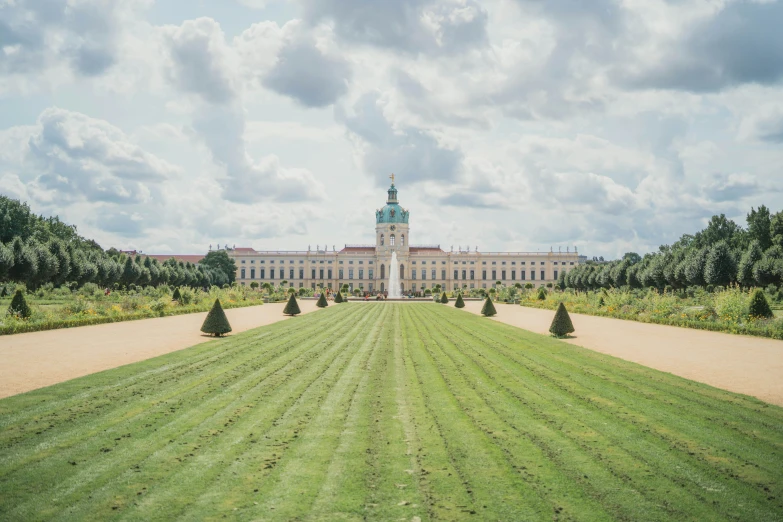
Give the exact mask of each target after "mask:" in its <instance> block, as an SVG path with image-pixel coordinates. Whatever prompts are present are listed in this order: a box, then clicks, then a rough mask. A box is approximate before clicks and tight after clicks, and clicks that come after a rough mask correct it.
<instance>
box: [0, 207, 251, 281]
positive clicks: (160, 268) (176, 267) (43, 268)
mask: <svg viewBox="0 0 783 522" xmlns="http://www.w3.org/2000/svg"><path fill="white" fill-rule="evenodd" d="M235 277H236V265H235V263H234V261H233V260H232V259H231V258H229V256H228V254H227V253H226V252H225V251H216V252H210V253H209V254H207V256H206V257H205V258H204V259H203V260H202V261H200V262H199V263H198V264H193V263H185V262H182V261H177V260H176V259H174V258H171V259H168V260H166V261H164V262H162V263H161V262H159V261H158V260H157V259H155V258H151V257H146V256H141V255H136V256H135V257H133V256H129V255H126V254H124V253H122V252H120V251H118V250H116V249H114V248H110V249H108V250H103V248H101V246H100V245H99V244H98V243H96V242H95V241H93V240H91V239H85V238H83V237H81V236H80V235H79V234H78V233H77V231H76V226H74V225H69V224H66V223H64V222H62V221H61V220H60V219H59V218H58V217H56V216H55V217H47V218H45V217H43V216H37V215H35V214H33V213H32V212H31V211H30V207H29V206H28V205H27V204H26V203H22V202H20V201H18V200H15V199H10V198H7V197H5V196H0V282H15V283H24V284H25V285H26V286H27V288H30V289H35V288H39V287H41V286H43V285H45V284H49V283H51V284H52V285H54V286H55V287H60V286H63V285H68V286H71V287H81V286H83V285H84V284H86V283H96V284H98V285H100V286H102V287H112V288H117V287H126V288H128V287H130V285H136V286H149V285H152V286H159V285H164V284H166V285H174V286H189V287H203V288H205V287H209V286H212V285H217V286H223V285H225V284H231V283H233V282H234V280H235Z"/></svg>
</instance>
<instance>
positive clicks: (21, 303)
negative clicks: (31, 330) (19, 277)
mask: <svg viewBox="0 0 783 522" xmlns="http://www.w3.org/2000/svg"><path fill="white" fill-rule="evenodd" d="M8 313H9V314H11V315H16V316H17V317H21V318H22V319H27V318H28V317H30V316H31V315H33V311H32V310H31V309H30V307H29V306H28V305H27V301H26V300H25V298H24V292H22V291H21V290H17V291H16V293H15V294H14V298H13V299H11V306H9V307H8Z"/></svg>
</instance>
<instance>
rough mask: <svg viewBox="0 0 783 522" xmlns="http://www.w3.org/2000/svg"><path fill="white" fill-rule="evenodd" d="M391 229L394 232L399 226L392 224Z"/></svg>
mask: <svg viewBox="0 0 783 522" xmlns="http://www.w3.org/2000/svg"><path fill="white" fill-rule="evenodd" d="M389 230H391V231H392V232H394V231H395V230H397V227H396V226H395V225H392V226H390V227H389Z"/></svg>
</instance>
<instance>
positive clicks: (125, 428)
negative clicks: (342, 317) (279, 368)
mask: <svg viewBox="0 0 783 522" xmlns="http://www.w3.org/2000/svg"><path fill="white" fill-rule="evenodd" d="M233 341H234V342H237V341H241V339H236V338H235V339H233ZM214 344H218V343H214ZM303 349H306V347H304V346H303ZM300 356H301V353H300V352H296V353H292V354H290V356H289V357H286V360H285V361H282V362H281V363H280V364H281V365H285V364H289V365H290V364H291V361H294V363H301V357H300ZM272 370H274V368H272ZM265 371H267V372H268V371H269V370H265ZM215 372H216V373H217V375H218V376H219V375H220V372H218V368H215ZM251 375H252V374H251ZM221 378H222V377H221ZM254 380H255V381H257V380H258V379H255V378H254V377H252V376H251V381H254ZM245 384H255V382H250V381H246V383H245ZM170 388H171V387H169V388H167V390H168V391H169V392H172V390H171V389H170ZM235 388H236V387H223V386H219V387H217V386H216V387H215V397H214V398H213V402H217V403H219V405H221V406H222V407H223V408H224V409H228V408H230V406H229V405H227V403H230V402H231V401H233V400H234V399H235V396H234V395H233V394H231V393H230V392H232V391H233V390H234V389H235ZM174 389H176V387H174ZM200 401H201V399H200V398H196V400H194V402H196V403H198V402H200ZM204 403H205V404H210V403H209V402H208V401H205V402H204ZM118 404H121V403H120V402H118ZM170 404H171V403H170V402H166V403H163V407H162V408H160V409H159V408H152V409H148V410H146V411H144V413H143V414H142V415H141V416H139V415H138V414H136V415H133V416H131V417H130V418H131V419H133V420H132V421H131V422H132V423H131V424H130V425H127V424H126V425H121V426H117V427H112V428H111V429H96V428H95V427H94V426H93V425H92V424H91V423H90V424H88V425H86V426H82V429H83V431H85V433H83V434H82V439H77V440H79V441H80V443H79V445H78V447H77V448H68V449H65V450H59V451H57V452H55V455H56V461H54V462H53V461H52V459H48V460H46V461H44V463H43V464H42V468H43V469H42V470H41V472H42V475H43V476H44V477H46V476H47V474H46V473H43V472H44V471H46V470H48V469H49V468H48V467H51V466H53V465H54V466H55V467H56V468H58V469H57V477H56V478H54V479H51V478H50V480H55V481H57V482H59V481H61V480H62V479H63V478H73V479H74V480H70V481H65V482H61V485H68V484H80V485H82V486H87V485H88V484H83V483H82V482H84V481H82V480H79V477H81V476H85V474H86V476H91V477H92V478H97V477H93V476H94V475H96V466H101V468H102V469H106V470H107V472H108V473H109V474H110V475H111V473H119V472H121V471H124V470H127V469H129V468H131V466H132V465H133V464H136V466H139V464H141V463H143V461H144V457H146V456H147V455H149V454H150V453H152V452H154V451H156V449H157V447H158V446H160V445H162V444H168V442H167V441H168V440H169V438H171V437H176V436H178V435H179V434H181V433H182V431H183V429H185V427H190V428H193V427H197V426H199V424H200V423H201V422H202V421H203V419H204V417H205V416H206V415H210V414H213V413H214V412H213V410H210V409H203V408H202V409H197V408H194V409H184V411H180V412H179V413H177V411H176V410H177V408H176V407H175V411H174V412H172V411H170V408H171V406H170ZM122 408H123V407H120V411H119V412H118V419H119V421H123V420H125V419H126V418H127V417H128V413H127V412H123V411H122ZM166 408H168V411H163V410H164V409H166ZM216 408H217V406H215V409H216ZM141 409H142V410H144V408H141ZM180 409H181V408H180ZM216 411H220V410H217V409H216ZM183 414H184V417H183V416H182V415H183ZM128 433H131V434H133V436H134V437H133V439H131V438H130V437H127V438H126V437H123V435H126V434H128ZM78 435H79V434H78V433H76V434H75V436H76V437H78ZM115 438H119V439H120V442H118V441H114V439H115ZM47 443H48V442H46V441H45V442H44V444H47ZM117 446H121V447H117ZM33 449H34V450H35V448H33ZM101 449H110V450H112V452H111V453H110V452H108V451H104V452H101ZM115 450H116V451H115ZM96 455H97V456H96ZM118 459H124V460H123V462H122V466H123V467H122V468H119V469H118V468H117V464H118V462H117V460H118ZM131 461H133V462H131ZM68 462H77V466H71V465H68V464H67V463H68ZM47 466H48V467H47ZM59 468H62V469H59ZM37 471H38V470H37V469H36V468H35V466H26V467H25V468H24V469H23V470H22V471H21V472H19V473H13V474H9V475H8V476H7V477H6V474H5V473H4V472H3V473H2V476H3V477H4V480H5V478H7V479H8V480H9V481H10V480H13V481H14V482H15V483H16V484H19V482H20V481H21V480H22V479H23V478H24V477H25V476H27V477H28V478H31V479H32V480H33V483H34V486H35V487H34V488H33V492H35V491H38V490H41V491H47V492H48V491H49V490H48V489H45V488H44V486H45V484H42V483H41V482H42V481H41V480H40V478H37V475H38V473H36V472H37ZM135 471H138V468H135ZM74 474H78V475H76V476H75V477H72V476H73V475H74ZM90 487H92V486H90ZM21 490H23V489H21Z"/></svg>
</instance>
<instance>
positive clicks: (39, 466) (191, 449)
mask: <svg viewBox="0 0 783 522" xmlns="http://www.w3.org/2000/svg"><path fill="white" fill-rule="evenodd" d="M414 517H419V518H420V519H421V520H434V519H448V520H455V519H457V520H460V519H467V520H476V521H483V520H514V521H517V520H591V521H592V520H678V521H680V520H700V521H701V520H710V521H713V520H742V521H745V520H754V521H760V520H781V519H783V409H781V408H778V407H775V406H771V405H767V404H765V403H762V402H760V401H757V400H755V399H752V398H748V397H744V396H739V395H736V394H732V393H729V392H725V391H722V390H718V389H715V388H711V387H709V386H705V385H701V384H697V383H694V382H691V381H687V380H685V379H681V378H678V377H674V376H671V375H668V374H664V373H661V372H657V371H654V370H650V369H647V368H644V367H642V366H638V365H635V364H632V363H628V362H624V361H621V360H618V359H614V358H611V357H608V356H604V355H601V354H598V353H595V352H591V351H588V350H584V349H580V348H576V347H573V346H570V345H567V344H565V343H562V342H560V341H557V340H554V339H551V338H547V337H542V336H539V335H536V334H532V333H529V332H526V331H523V330H519V329H516V328H513V327H510V326H506V325H503V324H499V323H496V322H494V321H490V320H487V319H484V318H481V317H477V316H473V315H471V314H469V313H467V312H462V311H458V310H455V309H453V308H451V307H446V306H442V305H437V304H429V303H422V304H411V303H404V304H393V303H380V304H376V303H372V304H364V303H356V304H346V305H336V306H329V307H328V308H327V309H325V310H323V311H321V312H318V313H314V314H309V315H307V316H303V317H297V318H294V319H291V320H288V321H284V322H281V323H277V324H275V325H272V326H268V327H264V328H260V329H257V330H253V331H249V332H245V333H244V334H240V335H236V336H231V337H229V338H226V339H221V340H216V341H214V342H209V343H206V344H203V345H199V346H196V347H194V348H190V349H188V350H183V351H180V352H175V353H172V354H169V355H165V356H163V357H158V358H156V359H151V360H148V361H144V362H141V363H137V364H133V365H129V366H125V367H123V368H119V369H116V370H111V371H107V372H102V373H100V374H95V375H92V376H88V377H85V378H81V379H76V380H73V381H69V382H66V383H62V384H60V385H56V386H52V387H50V388H46V389H42V390H39V391H35V392H31V393H27V394H24V395H19V396H16V397H11V398H8V399H4V400H0V520H43V519H49V518H53V519H58V520H110V519H129V520H170V519H175V518H179V519H186V520H210V519H221V520H223V519H236V520H251V519H253V520H294V519H295V520H365V519H367V520H413V519H414Z"/></svg>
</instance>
